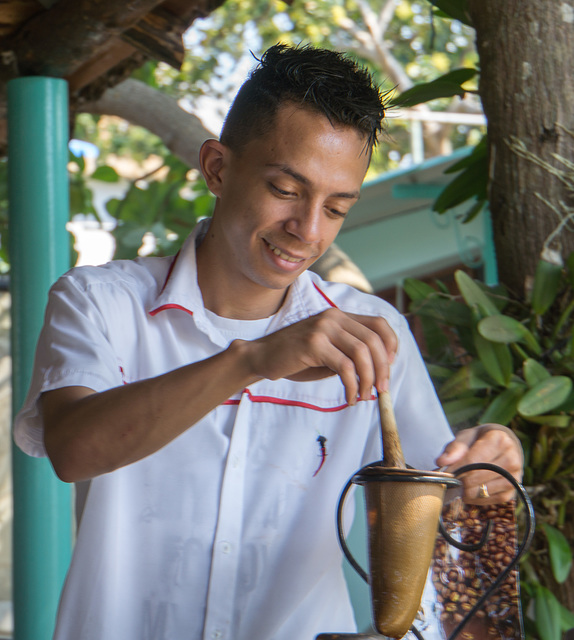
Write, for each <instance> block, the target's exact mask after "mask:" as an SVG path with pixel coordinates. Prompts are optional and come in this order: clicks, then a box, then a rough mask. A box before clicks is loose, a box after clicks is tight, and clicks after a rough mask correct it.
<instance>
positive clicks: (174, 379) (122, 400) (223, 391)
mask: <svg viewBox="0 0 574 640" xmlns="http://www.w3.org/2000/svg"><path fill="white" fill-rule="evenodd" d="M247 344H248V343H245V342H242V341H236V342H234V343H232V344H231V346H230V347H229V348H228V349H227V350H225V351H223V352H222V353H220V354H218V355H216V356H214V357H212V358H208V359H206V360H202V361H200V362H197V363H193V364H190V365H187V366H185V367H182V368H180V369H176V370H174V371H171V372H169V373H166V374H163V375H161V376H158V377H156V378H150V379H147V380H142V381H139V382H135V383H132V384H129V385H125V386H123V387H116V388H113V389H109V390H107V391H104V392H101V393H96V392H94V391H92V390H91V389H87V388H85V387H67V388H62V389H57V390H55V391H49V392H47V393H45V394H44V395H43V396H42V410H43V416H44V424H45V436H44V439H45V445H46V450H47V452H48V455H49V457H50V460H51V462H52V464H53V466H54V469H55V471H56V473H57V474H58V476H59V477H60V478H61V479H62V480H64V481H66V482H77V481H80V480H87V479H89V478H93V477H95V476H98V475H101V474H103V473H108V472H110V471H113V470H115V469H118V468H120V467H123V466H125V465H127V464H130V463H132V462H136V461H137V460H140V459H142V458H145V457H146V456H148V455H150V454H152V453H154V452H155V451H158V450H159V449H161V448H162V447H164V446H165V445H166V444H168V443H169V442H171V441H172V440H173V439H175V438H176V437H177V436H179V435H181V434H182V433H183V432H184V431H185V430H186V429H188V428H189V427H191V426H192V425H194V424H195V423H197V422H198V421H199V420H201V418H203V417H204V416H205V415H206V414H207V413H209V412H210V411H211V410H212V409H214V408H215V407H216V406H218V405H219V404H221V403H222V402H224V401H225V400H227V399H228V398H229V397H230V396H232V395H233V394H234V393H236V392H237V391H240V390H241V389H243V388H244V387H245V386H247V385H249V384H251V383H253V382H255V381H256V380H257V379H258V377H257V376H255V375H254V374H253V373H251V372H250V371H249V367H248V358H246V357H245V352H246V349H247Z"/></svg>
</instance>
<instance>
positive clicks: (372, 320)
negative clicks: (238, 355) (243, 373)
mask: <svg viewBox="0 0 574 640" xmlns="http://www.w3.org/2000/svg"><path fill="white" fill-rule="evenodd" d="M245 347H246V353H247V358H248V362H249V366H250V370H251V371H252V373H253V374H254V375H255V376H256V377H257V378H268V379H269V380H277V379H279V378H289V379H290V380H296V381H306V380H318V379H320V378H325V377H327V376H332V375H338V376H339V377H340V378H341V381H342V383H343V385H344V387H345V396H346V399H347V402H348V403H349V404H351V405H354V404H355V403H356V402H357V399H358V398H368V397H370V395H371V393H372V388H373V387H375V388H376V389H377V391H384V390H386V389H387V388H388V383H389V372H390V365H391V363H392V362H393V360H394V357H395V354H396V351H397V347H398V340H397V336H396V335H395V333H394V331H393V330H392V329H391V327H390V326H389V324H388V323H387V321H386V320H384V319H383V318H380V317H376V316H363V315H355V314H347V313H344V312H343V311H340V310H339V309H336V308H333V309H328V310H327V311H323V312H322V313H319V314H317V315H315V316H311V317H309V318H306V319H305V320H301V321H300V322H297V323H295V324H292V325H290V326H288V327H285V328H284V329H281V330H280V331H277V332H276V333H272V334H269V335H267V336H265V337H263V338H260V339H259V340H254V341H253V342H250V343H247V344H246V345H245Z"/></svg>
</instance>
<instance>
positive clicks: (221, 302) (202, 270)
mask: <svg viewBox="0 0 574 640" xmlns="http://www.w3.org/2000/svg"><path fill="white" fill-rule="evenodd" d="M220 271H221V270H219V269H218V268H217V264H213V263H212V262H211V261H210V259H209V257H208V255H206V253H205V252H203V251H201V250H199V249H198V252H197V281H198V284H199V289H200V291H201V295H202V298H203V304H204V306H205V308H206V309H208V310H209V311H211V312H212V313H215V314H216V315H218V316H221V317H222V318H233V319H236V320H259V319H261V318H268V317H269V316H272V315H273V314H275V313H277V311H279V309H280V308H281V305H282V304H283V302H284V300H285V297H286V296H287V291H288V290H289V289H288V288H287V289H268V288H265V287H262V286H259V285H257V284H256V283H254V282H251V281H249V280H247V279H243V280H239V279H238V278H229V277H228V274H226V273H221V272H220Z"/></svg>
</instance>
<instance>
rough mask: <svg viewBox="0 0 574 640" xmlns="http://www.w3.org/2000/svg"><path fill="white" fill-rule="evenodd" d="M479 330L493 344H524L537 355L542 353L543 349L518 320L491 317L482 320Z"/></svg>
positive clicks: (501, 316) (499, 316)
mask: <svg viewBox="0 0 574 640" xmlns="http://www.w3.org/2000/svg"><path fill="white" fill-rule="evenodd" d="M477 328H478V332H479V333H480V335H481V336H483V337H484V338H486V339H487V340H490V341H491V342H497V343H502V344H512V343H514V342H522V343H524V344H525V345H526V346H527V347H528V348H529V349H531V350H532V351H533V352H534V353H535V354H537V355H538V354H540V353H542V348H541V347H540V345H539V344H538V342H537V340H536V338H535V337H534V336H533V335H532V333H531V332H530V331H529V330H528V329H527V328H526V327H525V326H524V325H523V324H522V323H520V322H518V320H515V319H514V318H510V317H509V316H504V315H497V316H489V317H488V318H484V319H482V320H481V321H480V322H479V323H478V327H477Z"/></svg>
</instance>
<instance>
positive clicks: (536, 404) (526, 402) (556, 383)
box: [518, 376, 572, 418]
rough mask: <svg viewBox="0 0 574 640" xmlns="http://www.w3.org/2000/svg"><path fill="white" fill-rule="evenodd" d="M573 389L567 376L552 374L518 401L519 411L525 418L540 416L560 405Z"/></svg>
mask: <svg viewBox="0 0 574 640" xmlns="http://www.w3.org/2000/svg"><path fill="white" fill-rule="evenodd" d="M571 391H572V380H571V379H570V378H568V377H567V376H550V378H546V380H542V381H541V382H539V383H538V384H537V385H535V386H534V387H532V389H530V390H529V391H527V392H526V393H525V394H524V396H523V397H522V399H521V400H520V402H519V403H518V412H519V413H520V415H522V416H524V417H525V418H530V417H531V416H540V415H542V414H544V413H548V411H552V410H553V409H556V408H557V407H559V406H560V405H561V404H562V403H563V402H564V401H565V400H566V398H568V396H569V395H570V392H571Z"/></svg>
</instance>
